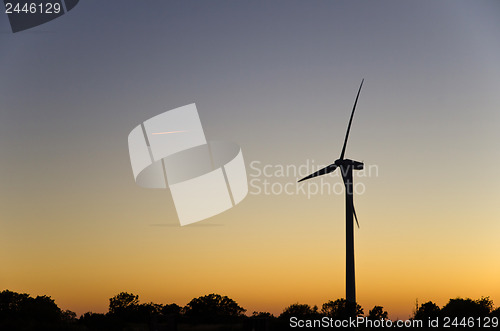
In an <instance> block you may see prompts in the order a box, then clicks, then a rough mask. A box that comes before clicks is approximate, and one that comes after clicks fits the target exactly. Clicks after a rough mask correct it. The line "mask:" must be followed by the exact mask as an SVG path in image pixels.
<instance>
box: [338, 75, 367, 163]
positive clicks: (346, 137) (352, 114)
mask: <svg viewBox="0 0 500 331" xmlns="http://www.w3.org/2000/svg"><path fill="white" fill-rule="evenodd" d="M364 81H365V79H364V78H363V80H362V81H361V85H359V90H358V94H357V95H356V101H354V106H353V107H352V112H351V118H350V119H349V125H348V126H347V132H346V134H345V140H344V146H343V147H342V153H340V159H341V160H343V159H344V154H345V147H346V146H347V139H348V138H349V131H350V130H351V123H352V117H353V116H354V110H356V104H357V103H358V98H359V92H361V87H362V86H363V82H364Z"/></svg>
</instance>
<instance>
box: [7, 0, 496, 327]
mask: <svg viewBox="0 0 500 331" xmlns="http://www.w3.org/2000/svg"><path fill="white" fill-rule="evenodd" d="M498 17H500V2H498V1H494V0H491V1H439V2H437V1H430V0H426V1H403V2H402V1H376V2H375V1H273V2H269V1H252V2H250V1H182V2H181V1H175V2H174V1H164V2H161V3H160V2H155V3H154V4H153V3H149V4H144V3H142V2H139V1H136V0H127V1H124V0H120V1H100V0H99V1H98V0H85V1H84V0H82V1H80V3H79V4H78V6H77V7H75V8H74V9H73V10H72V11H70V12H69V13H68V14H66V15H63V16H62V17H60V18H58V19H56V20H54V21H51V22H49V23H47V24H44V25H41V26H39V27H36V28H33V29H30V30H26V31H23V32H19V33H16V34H12V33H11V32H10V27H9V25H8V20H7V16H6V15H4V14H1V15H0V45H1V46H0V211H1V214H0V264H1V265H2V270H1V272H0V290H3V289H10V290H13V291H18V292H27V293H30V294H31V295H42V294H46V295H50V296H51V297H52V298H54V299H55V300H56V302H57V304H58V305H59V307H61V308H63V309H71V310H73V311H75V312H77V313H78V314H81V313H84V312H86V311H94V312H105V311H107V306H108V299H109V298H110V297H112V296H113V295H115V294H117V293H119V292H121V291H128V292H133V293H135V294H138V295H139V296H140V299H141V301H142V302H149V301H153V302H157V303H171V302H175V303H177V304H179V305H184V304H186V303H187V302H189V300H191V299H192V298H194V297H198V296H201V295H205V294H209V293H213V292H215V293H220V294H222V295H227V296H229V297H231V298H233V299H234V300H236V301H237V302H238V303H239V304H240V305H242V306H243V307H245V308H246V309H247V310H248V312H249V313H251V312H252V311H270V312H272V313H274V314H279V313H280V312H281V310H282V309H283V308H284V307H286V306H288V305H289V304H292V303H294V302H300V303H308V304H311V305H314V304H316V305H319V306H321V304H322V303H324V302H326V301H327V300H330V299H333V300H334V299H337V298H340V297H344V295H345V294H344V293H345V283H344V282H345V279H344V273H345V241H344V240H345V229H344V197H343V195H335V194H334V195H331V194H330V195H329V194H317V195H315V196H312V197H311V198H310V199H308V197H307V196H306V195H303V194H293V195H287V194H277V195H273V194H270V195H266V194H263V193H262V194H258V195H257V194H250V195H249V196H247V198H246V199H245V200H244V201H243V202H241V204H239V205H238V206H236V207H235V208H233V209H231V210H229V211H227V212H225V213H223V214H220V215H217V216H215V217H213V218H211V219H209V220H206V221H203V222H201V223H199V224H195V225H192V226H187V227H180V226H178V225H176V224H178V220H177V216H176V212H175V208H174V205H173V202H172V199H171V195H170V193H169V192H168V190H167V191H165V190H164V191H161V190H147V189H142V188H140V187H138V186H137V185H136V184H135V182H134V179H133V176H132V170H131V167H130V161H129V155H128V146H127V136H128V134H129V132H130V131H131V130H132V129H133V128H134V127H135V126H136V125H138V124H139V123H141V122H142V121H144V120H146V119H148V118H150V117H152V116H155V115H157V114H159V113H161V112H164V111H166V110H169V109H172V108H175V107H179V106H182V105H185V104H189V103H192V102H196V104H197V106H198V111H199V113H200V117H201V120H202V123H203V126H204V130H205V134H206V136H207V137H208V138H209V139H212V140H214V139H218V140H230V141H234V142H237V143H238V144H239V145H240V146H241V147H242V149H243V156H244V158H245V162H246V164H247V171H248V174H249V176H250V178H249V179H252V178H257V181H260V182H262V181H263V180H264V179H267V180H268V181H269V182H271V183H281V184H285V183H289V182H290V183H292V182H295V181H296V179H297V177H296V176H294V175H290V176H287V177H280V178H277V177H276V176H272V177H270V178H265V177H264V176H259V177H254V176H256V171H255V170H254V169H252V168H251V167H250V164H251V163H252V162H255V161H258V162H260V164H261V166H264V165H271V166H273V167H275V166H279V165H283V166H287V165H288V166H296V167H299V166H301V165H304V164H306V162H309V163H311V162H314V164H315V165H316V166H319V165H325V164H329V163H331V162H332V161H334V160H335V159H337V158H338V156H339V154H340V150H341V147H342V142H343V138H344V134H345V129H346V125H347V121H348V118H349V112H350V109H351V107H352V103H353V101H354V97H355V94H356V90H357V88H358V86H359V83H360V81H361V79H362V78H365V85H364V86H363V90H362V92H361V96H360V101H359V103H358V108H357V111H356V115H355V118H354V122H353V126H352V130H351V137H350V139H349V144H348V147H347V152H346V156H347V157H349V158H353V159H356V160H360V161H364V162H365V166H370V165H371V166H376V167H377V169H378V173H374V174H372V175H371V176H369V177H359V178H356V179H355V180H356V181H357V182H360V183H362V184H363V185H364V186H365V188H366V190H365V192H364V193H363V194H360V195H358V196H356V197H355V202H356V211H357V215H358V217H359V221H360V223H361V228H360V229H356V231H355V245H356V246H355V252H356V277H357V279H356V280H357V299H358V302H359V303H360V304H361V305H362V306H363V307H364V309H365V313H367V312H368V310H369V309H371V308H372V307H373V306H374V305H382V306H384V307H385V308H386V309H387V310H388V311H389V317H390V318H396V317H399V318H407V317H409V316H410V315H411V312H412V309H413V308H414V304H415V299H417V298H418V300H419V302H425V301H428V300H432V301H434V302H436V303H437V304H438V305H440V306H441V305H444V304H445V303H446V302H447V300H448V299H449V298H453V297H457V296H462V297H471V298H473V299H476V298H479V297H481V296H490V297H491V299H493V301H494V302H495V304H496V305H497V306H500V283H499V282H498V279H500V256H499V252H500V240H499V236H500V207H499V204H498V202H499V201H500V176H499V174H498V164H500V151H499V148H498V146H499V141H500V130H499V129H500V93H499V86H500V61H499V54H500V38H498V31H500V20H498ZM310 170H316V168H312V167H311V168H310ZM252 176H253V177H252ZM340 181H341V179H340V178H339V177H331V178H330V177H328V178H326V179H325V182H326V183H330V184H331V185H334V184H335V183H340ZM251 190H252V189H251Z"/></svg>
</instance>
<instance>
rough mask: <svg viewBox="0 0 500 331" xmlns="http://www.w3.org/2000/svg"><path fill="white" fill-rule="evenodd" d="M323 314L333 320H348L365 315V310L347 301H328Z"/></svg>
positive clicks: (324, 305) (322, 311)
mask: <svg viewBox="0 0 500 331" xmlns="http://www.w3.org/2000/svg"><path fill="white" fill-rule="evenodd" d="M321 313H322V314H324V315H325V316H328V317H331V318H333V319H347V318H349V317H357V316H362V315H363V308H362V307H361V306H360V305H358V304H357V303H351V302H348V301H347V300H346V299H337V300H335V301H332V300H330V301H328V302H326V303H324V304H323V306H322V307H321Z"/></svg>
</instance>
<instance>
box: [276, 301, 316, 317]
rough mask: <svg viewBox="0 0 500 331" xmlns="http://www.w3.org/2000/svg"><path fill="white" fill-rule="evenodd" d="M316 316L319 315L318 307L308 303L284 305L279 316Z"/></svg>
mask: <svg viewBox="0 0 500 331" xmlns="http://www.w3.org/2000/svg"><path fill="white" fill-rule="evenodd" d="M290 317H299V318H315V317H316V318H317V317H319V313H318V307H317V306H314V307H311V306H309V305H308V304H301V303H294V304H291V305H290V306H288V307H286V308H285V309H284V310H283V312H282V313H281V315H280V316H279V318H290Z"/></svg>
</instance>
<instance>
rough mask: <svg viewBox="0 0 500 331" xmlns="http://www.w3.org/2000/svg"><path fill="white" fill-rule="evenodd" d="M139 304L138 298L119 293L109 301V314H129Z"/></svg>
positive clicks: (129, 294)
mask: <svg viewBox="0 0 500 331" xmlns="http://www.w3.org/2000/svg"><path fill="white" fill-rule="evenodd" d="M138 304H139V296H138V295H133V294H131V293H127V292H121V293H119V294H117V295H115V296H114V297H112V298H110V299H109V312H110V313H111V314H118V315H119V314H124V313H127V312H130V311H131V310H132V309H134V308H135V307H136V306H137V305H138Z"/></svg>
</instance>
